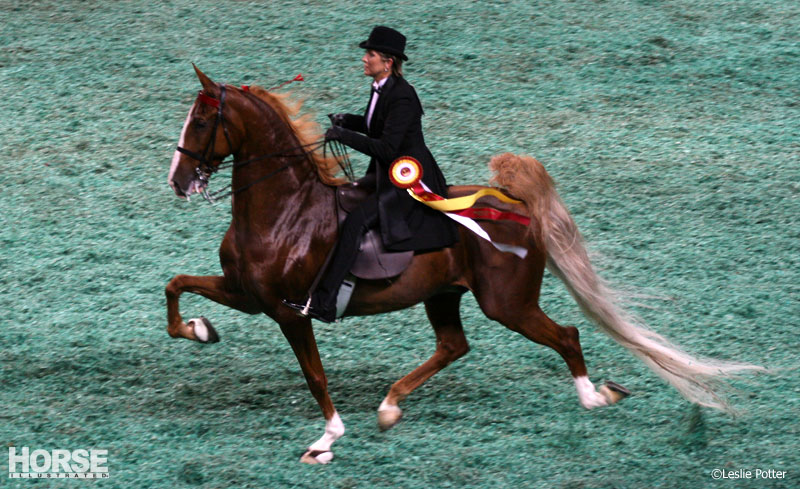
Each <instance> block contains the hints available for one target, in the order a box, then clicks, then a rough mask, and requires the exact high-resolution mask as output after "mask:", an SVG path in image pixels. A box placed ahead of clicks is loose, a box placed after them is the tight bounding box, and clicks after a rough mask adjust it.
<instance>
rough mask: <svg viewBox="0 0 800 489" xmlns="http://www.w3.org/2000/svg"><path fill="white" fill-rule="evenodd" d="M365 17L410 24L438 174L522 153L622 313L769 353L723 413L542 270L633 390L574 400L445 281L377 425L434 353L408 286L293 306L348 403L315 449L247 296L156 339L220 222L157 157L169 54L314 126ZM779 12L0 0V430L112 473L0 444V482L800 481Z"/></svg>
mask: <svg viewBox="0 0 800 489" xmlns="http://www.w3.org/2000/svg"><path fill="white" fill-rule="evenodd" d="M375 24H386V25H391V26H395V27H397V28H399V29H400V30H402V31H403V32H404V33H405V34H406V35H407V36H408V38H409V47H408V49H407V53H408V55H409V57H410V62H409V63H408V64H407V65H406V66H405V71H406V76H407V78H408V79H409V80H410V81H411V82H412V83H413V84H414V85H415V86H416V88H417V91H418V92H419V95H420V97H421V99H422V101H423V104H424V106H425V109H426V117H425V119H424V124H425V130H426V140H427V142H428V145H429V146H430V147H431V149H432V151H433V153H434V154H435V155H436V157H437V159H438V161H439V162H440V164H441V166H442V168H443V170H444V172H445V174H446V175H447V177H448V179H449V181H450V183H465V184H466V183H485V182H487V180H488V178H489V176H490V175H489V171H488V169H487V166H486V163H487V162H488V160H489V158H490V157H491V156H492V155H494V154H497V153H500V152H504V151H511V152H516V153H525V154H530V155H533V156H535V157H537V158H538V159H539V160H541V161H542V162H543V163H544V164H545V166H546V167H547V169H548V171H549V172H550V173H551V175H552V176H553V177H554V179H555V180H556V182H558V185H559V190H560V193H561V195H562V197H563V198H564V200H565V201H566V203H567V205H568V206H569V207H570V209H571V211H572V212H573V214H574V217H575V220H576V221H577V223H578V225H579V226H580V228H581V230H582V231H583V233H584V235H585V237H586V238H587V241H588V242H589V244H590V247H591V248H592V250H593V251H594V252H596V253H597V254H598V258H597V264H598V268H599V269H600V270H601V274H602V275H603V276H604V277H605V278H607V279H609V280H610V281H611V282H613V283H615V284H617V285H618V286H619V287H621V288H622V289H624V290H627V291H630V292H632V293H633V294H634V295H633V298H634V304H632V306H631V307H632V310H633V311H634V312H636V313H637V314H639V315H640V316H642V317H643V318H644V319H645V320H646V321H647V322H648V324H649V325H650V326H651V327H652V328H653V329H655V330H656V331H658V332H660V333H662V334H664V335H665V336H667V337H669V338H670V339H672V340H673V341H675V342H676V343H678V344H681V345H683V346H684V347H685V348H686V349H688V350H690V351H692V352H695V353H697V354H700V355H707V356H712V357H718V358H725V359H732V360H738V361H747V362H754V363H758V364H761V365H764V366H767V367H769V368H771V369H773V373H772V374H770V375H762V376H757V377H754V378H752V379H751V380H750V381H748V382H737V383H735V387H736V388H738V390H737V391H735V392H734V393H733V395H732V397H731V400H732V401H733V403H734V405H735V406H736V407H737V408H738V409H739V410H740V415H739V416H738V417H731V416H729V415H726V414H723V413H720V412H716V411H711V410H707V409H699V408H695V407H693V406H692V405H690V404H689V403H687V402H686V401H685V400H684V399H683V398H681V397H680V396H679V395H678V393H677V392H676V391H675V390H674V389H672V388H671V387H669V386H668V385H666V384H664V383H663V382H661V380H660V379H659V378H658V377H656V376H655V375H654V374H652V373H651V372H650V371H649V370H648V369H647V368H646V366H644V365H643V364H642V363H640V362H639V361H637V360H636V359H635V358H634V357H632V356H631V355H630V354H628V353H627V352H626V351H625V350H624V349H623V348H622V347H620V346H618V345H617V344H615V343H614V342H613V341H612V340H610V339H609V338H607V337H606V336H604V335H603V334H602V333H600V332H599V330H598V329H597V328H595V327H594V326H593V325H591V324H590V323H589V322H588V321H587V320H586V319H584V318H583V317H582V316H581V314H580V311H579V309H578V307H577V306H576V305H575V304H574V303H573V302H572V300H571V299H570V297H569V295H568V294H567V292H566V290H565V289H564V288H563V286H562V285H561V284H560V283H559V282H558V281H557V280H556V279H555V278H554V277H552V276H550V275H547V276H546V277H545V284H544V288H543V291H542V306H543V308H544V310H545V311H546V312H547V313H548V314H549V315H550V316H551V317H552V318H554V319H555V320H556V321H558V322H560V323H561V324H573V325H576V326H578V327H579V328H580V330H581V333H582V336H581V338H582V344H583V348H584V353H585V356H586V358H587V362H588V366H589V369H590V376H591V378H592V379H593V380H595V381H596V382H601V381H602V380H603V379H611V380H615V381H617V382H619V383H621V384H623V385H625V386H626V387H628V388H629V389H630V390H631V391H633V395H632V396H631V397H630V398H628V399H626V400H625V401H623V402H622V403H621V404H619V405H617V406H614V407H611V408H606V409H599V410H594V411H585V410H584V409H583V408H581V407H580V405H579V404H578V402H577V396H576V393H575V389H574V387H573V385H572V382H571V380H570V377H569V373H568V371H567V369H566V366H565V365H564V363H563V361H562V360H561V358H560V357H558V355H557V354H556V353H555V352H553V351H552V350H549V349H547V348H544V347H541V346H539V345H535V344H532V343H530V342H528V341H526V340H524V339H523V338H522V337H521V336H518V335H516V334H515V333H512V332H510V331H509V330H507V329H506V328H504V327H502V326H501V325H499V324H497V323H494V322H492V321H490V320H488V319H486V318H485V317H484V316H483V315H482V314H481V312H480V310H479V308H478V307H477V305H476V303H475V301H474V299H472V298H471V297H468V298H467V299H465V301H464V304H463V306H462V311H463V319H464V324H465V329H466V332H467V336H468V338H469V340H470V345H471V347H472V351H471V352H470V353H469V354H468V355H467V356H466V357H464V358H463V359H461V360H459V361H458V362H456V363H454V364H453V365H451V366H450V367H448V368H447V369H446V370H444V371H442V372H441V373H440V374H439V375H437V376H436V377H434V378H433V379H431V380H430V381H429V382H428V383H427V384H425V385H424V386H423V387H422V388H420V389H419V390H418V391H416V392H415V393H414V394H413V395H412V396H411V397H410V398H409V399H408V400H407V401H406V402H405V403H404V404H403V407H404V410H405V415H404V419H403V421H402V422H401V423H400V424H399V425H398V426H397V427H396V428H394V429H392V430H390V431H388V432H380V431H379V430H378V429H377V426H376V409H377V407H378V405H379V403H380V402H381V399H382V398H383V396H384V395H385V394H386V392H387V390H388V388H389V386H390V385H391V384H392V383H393V382H394V381H396V380H397V379H398V378H400V377H402V376H403V375H405V374H406V373H408V372H410V371H411V370H412V369H414V368H415V367H416V366H417V365H419V364H420V363H421V362H422V361H424V360H425V359H426V358H427V357H428V356H429V355H430V354H431V353H432V351H433V349H434V338H433V334H432V330H431V328H430V327H429V326H428V323H427V320H426V318H425V314H424V310H423V308H422V307H420V306H417V307H415V308H413V309H411V310H409V311H404V312H401V313H394V314H387V315H382V316H376V317H368V318H351V319H347V320H345V321H344V322H342V323H341V324H333V325H325V324H317V325H316V331H317V337H318V338H317V339H318V342H319V346H320V351H321V354H322V357H323V362H324V364H325V366H326V368H327V374H328V378H329V387H330V391H331V394H332V396H333V400H334V402H335V403H336V407H337V408H338V410H339V412H340V413H341V415H342V417H343V420H344V422H345V425H346V427H347V433H346V434H345V436H344V437H343V438H342V439H341V440H339V441H338V442H337V443H336V444H335V445H334V452H335V454H336V458H335V459H334V461H333V462H332V463H331V464H330V465H328V466H324V467H323V466H314V467H312V466H306V465H303V464H300V463H298V458H299V456H300V454H301V453H302V452H303V450H304V448H305V447H306V446H308V445H309V444H310V443H312V442H313V441H314V440H316V439H317V438H318V437H319V436H321V435H322V431H323V427H324V422H323V419H322V416H321V414H320V411H319V408H318V407H317V405H316V403H315V401H314V400H313V398H312V396H311V395H310V393H309V392H308V389H307V388H306V386H305V382H304V380H303V377H302V375H301V374H300V371H299V368H298V365H297V363H296V361H295V359H294V356H293V354H292V352H291V350H290V348H289V346H288V344H287V343H286V342H285V340H284V339H283V337H282V335H281V334H280V331H279V329H278V327H277V325H276V324H275V323H274V322H272V321H271V320H269V319H268V318H267V317H265V316H248V315H244V314H241V313H237V312H235V311H232V310H229V309H225V308H223V307H221V306H217V305H215V304H213V303H211V302H209V301H207V300H205V299H202V298H199V297H195V296H190V295H186V296H184V299H183V301H182V310H183V312H184V313H185V316H186V317H196V316H200V315H204V316H206V317H208V318H210V319H211V320H212V322H214V324H215V325H216V326H217V328H218V330H219V332H220V335H221V337H222V342H221V343H219V344H215V345H201V344H197V343H192V342H188V341H185V340H172V339H170V338H169V337H168V335H167V333H166V331H165V327H166V322H165V318H166V314H165V299H164V293H163V289H164V286H165V285H166V283H167V282H168V281H169V279H170V278H171V277H172V276H174V275H176V274H179V273H189V274H195V275H204V274H217V273H219V264H218V260H217V247H218V246H219V243H220V241H221V239H222V235H223V233H224V230H225V229H226V227H227V224H228V219H229V210H228V208H227V207H226V206H225V205H224V204H222V205H218V206H216V207H212V206H210V205H207V204H205V203H204V202H202V201H198V200H193V201H192V202H191V203H186V202H185V201H181V200H179V199H177V198H176V197H175V196H174V194H173V192H172V191H171V190H170V188H169V187H168V186H167V182H166V176H167V172H168V169H169V164H170V159H171V157H172V153H173V151H174V147H175V144H176V143H177V140H178V136H179V134H180V130H181V126H182V124H183V121H184V119H185V116H186V112H187V111H188V110H189V107H190V106H191V105H192V102H193V100H194V98H195V95H196V93H197V90H198V88H199V84H198V82H197V79H196V77H195V75H194V72H193V70H192V68H191V63H192V62H194V63H197V64H198V66H199V67H200V68H201V69H203V70H204V71H205V72H206V73H208V74H209V75H210V76H211V77H212V78H214V79H215V80H217V81H224V82H228V83H232V84H243V83H247V84H250V83H252V84H260V85H263V86H272V85H277V84H278V83H280V82H282V81H284V80H288V79H291V78H292V77H294V75H295V74H297V73H300V72H301V73H303V75H304V76H305V78H306V81H305V82H303V83H296V84H294V85H292V87H293V91H294V93H295V95H297V96H299V97H302V98H304V99H305V100H306V105H305V108H306V109H307V110H309V111H311V112H312V113H314V114H316V116H315V117H316V118H317V120H318V121H319V122H320V123H321V124H322V123H324V122H325V118H324V114H326V113H328V112H338V111H351V112H360V111H361V110H363V107H364V105H365V103H366V98H367V93H368V87H367V81H368V80H366V79H365V78H364V77H363V75H362V74H361V69H360V61H359V60H360V58H361V50H359V49H358V47H357V44H358V42H359V41H361V40H363V39H365V38H366V36H367V34H368V33H369V31H370V29H371V28H372V26H373V25H375ZM798 25H800V6H799V5H798V3H797V2H796V1H794V0H775V1H745V0H740V1H713V0H697V1H688V0H681V1H656V0H640V1H621V0H620V1H616V0H608V1H602V0H598V1H568V2H535V1H491V2H480V3H470V2H458V1H452V0H444V1H441V2H433V1H422V2H411V1H394V2H383V3H367V2H355V3H354V2H338V1H326V2H285V1H284V2H269V3H267V2H264V3H257V2H233V1H230V2H211V1H207V0H196V1H193V2H187V1H182V0H181V1H175V2H156V3H154V4H149V2H134V1H120V2H82V1H76V0H65V1H59V2H55V1H52V2H49V1H24V2H22V1H13V0H12V1H9V0H0V47H2V49H0V86H2V87H3V96H2V112H3V117H2V118H0V134H1V135H2V138H1V139H0V148H2V151H0V209H2V212H0V241H1V242H2V254H0V312H1V313H2V314H0V368H1V369H2V370H1V372H2V373H1V374H0V375H1V377H0V386H2V387H1V388H0V445H2V446H3V447H5V446H14V447H25V446H27V447H30V448H31V449H32V450H33V449H36V448H41V449H46V450H54V449H69V450H74V449H78V448H98V449H105V450H108V453H109V461H108V466H109V470H110V478H109V479H107V480H100V481H93V482H89V481H74V480H71V481H63V480H62V481H47V480H16V479H14V480H12V479H9V478H8V477H7V461H8V459H7V458H6V454H5V451H3V452H2V453H0V487H19V488H27V487H69V488H77V487H87V486H92V487H109V488H111V487H114V488H156V487H164V488H179V487H197V488H224V487H237V488H245V487H246V488H293V487H313V488H356V487H357V488H390V487H391V488H393V487H402V488H431V487H434V488H439V487H454V488H456V487H457V488H461V487H491V488H498V487H514V488H517V487H526V488H527V487H532V488H611V487H614V488H650V487H675V488H704V487H708V488H732V487H737V488H738V487H798V486H800V455H798V445H799V443H798V422H797V419H798V416H800V405H799V404H800V396H799V395H798V393H800V386H799V385H798V381H797V371H796V366H797V360H796V358H797V352H798V350H800V341H799V340H798V317H800V266H799V265H800V224H798V216H800V198H799V197H798V191H799V190H800V183H799V182H800V107H798V100H800V34H799V33H798ZM351 156H352V158H353V160H354V163H355V165H356V167H357V168H358V171H359V172H363V170H364V168H365V166H366V163H367V161H366V158H364V157H363V156H360V155H355V154H351ZM224 183H226V182H224V179H223V177H222V176H218V177H217V180H215V181H214V182H213V184H214V185H215V186H216V187H217V188H219V187H221V186H222V185H223V184H224ZM366 359H369V361H367V360H366ZM714 469H722V470H750V471H751V472H752V474H753V475H752V478H749V479H747V478H742V479H736V480H731V479H728V480H715V479H714V478H713V477H712V471H713V470H714ZM757 469H759V470H767V469H774V470H783V471H787V473H786V478H784V479H766V480H765V479H757V478H756V476H755V471H756V470H757Z"/></svg>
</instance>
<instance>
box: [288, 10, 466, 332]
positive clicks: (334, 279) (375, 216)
mask: <svg viewBox="0 0 800 489" xmlns="http://www.w3.org/2000/svg"><path fill="white" fill-rule="evenodd" d="M405 46H406V38H405V36H404V35H402V34H401V33H399V32H398V31H396V30H394V29H391V28H389V27H384V26H377V27H375V28H374V29H372V32H371V33H370V35H369V38H368V39H367V40H366V41H363V42H362V43H360V44H359V47H360V48H363V49H365V50H366V54H364V57H363V58H361V61H362V62H363V63H364V75H366V76H368V77H370V78H372V80H373V82H372V94H371V96H370V100H369V103H368V104H367V108H366V110H365V111H364V115H356V114H335V115H332V116H330V117H331V121H332V123H333V126H332V127H331V128H330V129H328V131H327V132H326V133H325V138H326V139H329V140H334V141H340V142H342V143H343V144H345V145H347V146H349V147H351V148H353V149H355V150H356V151H359V152H361V153H364V154H366V155H368V156H370V157H371V159H370V164H369V167H368V168H367V172H366V174H365V176H364V177H363V178H361V179H360V180H359V181H358V185H361V186H366V187H368V188H369V189H370V190H371V191H372V192H373V193H372V194H370V196H369V197H368V198H367V199H366V200H365V201H364V202H362V203H361V205H360V206H359V207H358V208H357V209H355V210H354V211H353V212H351V213H350V214H349V215H348V217H347V219H346V220H345V221H344V223H343V225H342V227H341V229H340V233H339V240H338V243H337V245H336V250H335V253H334V255H333V257H332V259H331V261H330V265H328V267H327V269H326V270H325V275H324V276H323V278H322V280H321V281H320V282H319V284H318V285H317V287H316V289H315V290H314V291H313V293H312V295H311V308H310V310H308V309H306V310H307V311H308V313H309V314H310V315H311V316H312V317H314V318H316V319H320V320H322V321H326V322H331V321H333V320H334V319H335V315H336V297H337V294H338V291H339V287H340V286H341V284H342V282H343V281H344V279H345V278H346V277H347V274H348V273H349V272H350V269H351V268H352V266H353V263H354V262H355V258H356V253H357V251H358V248H359V244H360V241H361V237H362V235H363V234H364V232H365V231H366V230H367V229H369V228H370V227H375V226H376V225H377V224H379V225H380V231H381V238H382V241H383V244H384V246H385V247H386V249H387V250H390V251H409V250H413V251H416V252H424V251H428V250H435V249H439V248H443V247H447V246H451V245H452V244H454V243H455V242H456V241H457V240H458V231H457V229H456V226H455V224H454V222H453V221H452V220H451V219H449V218H448V217H447V216H445V215H444V214H443V213H441V212H439V211H435V210H433V209H431V208H429V207H427V206H425V205H423V204H421V203H419V202H417V201H416V200H414V199H412V198H411V196H409V195H408V193H407V192H406V190H402V189H400V188H398V187H396V186H394V185H393V184H392V182H391V180H390V179H389V165H390V164H391V163H392V162H393V161H394V160H395V159H397V158H398V157H400V156H411V157H413V158H415V159H416V160H418V161H419V162H420V164H421V165H422V174H423V177H422V181H423V183H425V185H427V186H428V187H429V188H430V190H431V191H433V192H434V193H436V194H439V195H446V194H447V183H446V182H445V178H444V175H443V174H442V171H441V170H440V169H439V166H438V165H437V164H436V160H434V158H433V155H432V154H431V152H430V150H429V149H428V147H427V146H425V140H424V138H423V136H422V114H423V111H422V105H421V104H420V101H419V98H418V97H417V92H416V91H415V90H414V87H413V86H411V85H410V84H409V83H408V82H407V81H406V80H405V78H403V71H402V65H403V61H407V60H408V57H407V56H406V55H405V52H404V51H405ZM284 303H285V304H286V305H288V306H289V307H292V308H294V309H297V310H298V311H301V310H303V308H304V306H302V305H299V304H293V303H291V302H288V301H284Z"/></svg>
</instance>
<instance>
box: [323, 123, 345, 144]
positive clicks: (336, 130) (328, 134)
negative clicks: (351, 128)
mask: <svg viewBox="0 0 800 489" xmlns="http://www.w3.org/2000/svg"><path fill="white" fill-rule="evenodd" d="M343 132H344V129H342V128H341V127H339V126H333V127H331V128H329V129H328V130H327V131H325V140H326V141H341V140H342V133H343Z"/></svg>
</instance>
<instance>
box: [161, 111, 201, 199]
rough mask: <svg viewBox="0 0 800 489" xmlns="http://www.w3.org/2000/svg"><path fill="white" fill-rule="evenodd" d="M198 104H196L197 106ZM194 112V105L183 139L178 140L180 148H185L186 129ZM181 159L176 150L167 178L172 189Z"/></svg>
mask: <svg viewBox="0 0 800 489" xmlns="http://www.w3.org/2000/svg"><path fill="white" fill-rule="evenodd" d="M196 103H197V102H195V104H196ZM193 111H194V105H192V108H191V109H189V113H188V114H187V115H186V121H184V123H183V129H181V138H180V139H179V140H178V146H180V147H183V145H184V142H185V140H186V129H187V128H188V127H189V121H190V120H191V119H192V112H193ZM180 159H181V153H180V152H179V151H178V150H175V154H174V155H172V164H171V165H170V167H169V176H168V177H167V183H169V186H170V187H172V177H173V176H175V172H176V171H178V162H179V161H180Z"/></svg>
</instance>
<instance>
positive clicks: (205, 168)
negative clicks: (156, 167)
mask: <svg viewBox="0 0 800 489" xmlns="http://www.w3.org/2000/svg"><path fill="white" fill-rule="evenodd" d="M219 87H220V95H219V100H217V99H215V98H214V97H210V96H208V95H206V94H204V93H203V92H202V91H201V92H199V93H198V94H197V98H198V100H199V101H200V102H202V103H204V104H206V105H210V106H211V107H215V108H216V109H217V116H216V117H215V118H214V127H213V129H211V137H210V138H209V139H208V143H206V147H205V149H204V150H203V153H202V154H198V153H195V152H194V151H191V150H188V149H186V148H183V147H181V146H178V147H177V149H178V152H179V153H182V154H185V155H186V156H188V157H190V158H192V159H195V160H197V161H199V162H200V165H198V167H197V168H196V169H195V171H196V172H197V177H198V178H199V179H200V181H201V182H202V183H203V184H204V185H203V188H204V189H205V187H206V186H207V185H208V182H209V178H210V176H211V175H212V174H213V173H215V172H217V171H218V170H219V165H218V166H214V165H212V164H211V161H212V160H210V159H209V158H213V157H214V145H215V144H216V141H217V128H218V127H219V126H220V125H221V126H222V132H223V133H224V134H225V141H226V142H227V143H228V148H229V149H230V151H231V152H233V145H232V144H231V138H230V136H229V135H228V127H227V126H226V125H225V117H224V116H223V115H222V111H223V110H224V109H225V85H220V86H219ZM220 164H221V163H220Z"/></svg>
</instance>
